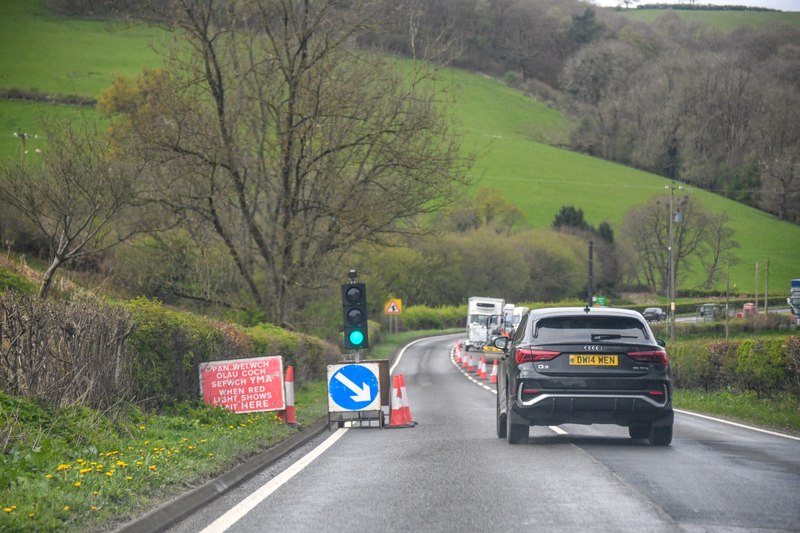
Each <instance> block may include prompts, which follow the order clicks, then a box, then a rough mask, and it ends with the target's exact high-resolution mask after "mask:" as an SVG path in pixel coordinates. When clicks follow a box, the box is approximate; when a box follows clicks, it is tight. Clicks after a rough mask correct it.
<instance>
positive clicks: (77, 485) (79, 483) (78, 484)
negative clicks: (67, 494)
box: [72, 481, 81, 487]
mask: <svg viewBox="0 0 800 533" xmlns="http://www.w3.org/2000/svg"><path fill="white" fill-rule="evenodd" d="M72 486H73V487H80V486H81V482H80V481H76V482H75V483H73V484H72Z"/></svg>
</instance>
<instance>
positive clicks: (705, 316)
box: [697, 304, 725, 322]
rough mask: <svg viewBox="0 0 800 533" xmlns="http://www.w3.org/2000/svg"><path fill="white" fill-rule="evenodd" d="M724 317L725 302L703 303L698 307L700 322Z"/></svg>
mask: <svg viewBox="0 0 800 533" xmlns="http://www.w3.org/2000/svg"><path fill="white" fill-rule="evenodd" d="M724 317H725V305H724V304H703V305H701V306H700V307H698V308H697V319H698V321H700V322H712V321H714V320H719V319H721V318H724Z"/></svg>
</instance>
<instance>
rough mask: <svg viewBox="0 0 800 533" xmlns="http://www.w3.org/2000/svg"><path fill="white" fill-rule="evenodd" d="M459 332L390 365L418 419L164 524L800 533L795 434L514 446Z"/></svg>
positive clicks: (558, 438)
mask: <svg viewBox="0 0 800 533" xmlns="http://www.w3.org/2000/svg"><path fill="white" fill-rule="evenodd" d="M455 339H456V337H455V336H449V337H438V338H432V339H425V340H423V341H419V342H417V343H415V344H414V345H412V346H410V347H409V348H408V349H407V350H406V351H405V353H404V354H403V355H402V357H401V358H400V359H399V361H398V363H397V367H396V369H395V372H400V373H402V374H404V376H405V382H406V387H407V392H408V398H409V400H410V405H411V413H412V415H413V417H414V419H415V420H416V421H417V422H418V425H417V426H416V427H413V428H403V429H378V428H371V429H367V428H341V429H338V428H336V427H335V426H332V427H331V431H330V432H324V433H323V434H322V435H321V436H319V437H318V438H316V439H314V440H313V441H311V442H310V443H309V444H307V445H306V446H304V447H303V448H301V449H299V450H297V451H295V452H293V453H291V454H290V455H288V456H286V457H285V458H283V459H282V460H281V461H279V462H278V463H276V464H275V465H273V466H272V467H270V468H267V469H266V470H264V471H263V472H261V473H259V474H258V475H256V476H254V477H253V478H251V479H250V480H249V481H247V482H246V483H244V484H242V485H241V486H239V487H237V488H236V489H233V490H231V491H230V492H228V493H226V494H225V495H223V496H222V497H220V498H219V499H217V500H215V501H214V502H213V503H211V504H210V505H208V506H207V507H205V508H204V509H202V510H201V511H200V512H197V513H195V514H194V515H192V516H191V517H189V518H188V519H187V520H185V521H183V522H181V523H179V524H178V525H176V526H175V527H173V528H172V529H171V530H170V531H173V532H176V533H177V532H193V533H194V532H197V531H208V532H212V531H213V532H219V531H236V532H240V531H245V532H250V531H252V532H261V531H313V532H320V531H337V532H340V531H347V532H361V531H364V532H366V531H370V532H373V531H692V532H694V531H697V532H699V531H711V532H714V531H720V532H722V531H725V532H729V531H757V530H763V531H792V530H794V531H798V530H800V440H799V439H797V438H791V437H788V436H781V435H779V434H772V433H769V432H761V431H757V430H754V429H751V428H746V427H740V426H736V425H731V424H727V423H723V422H721V421H715V420H710V419H706V418H701V417H697V416H694V415H691V414H688V413H680V412H679V413H676V420H675V432H674V439H673V442H672V446H670V447H666V448H664V447H650V446H648V445H647V444H646V441H643V440H632V439H630V438H628V435H627V428H621V427H617V426H607V425H596V426H578V425H564V426H559V427H557V428H547V427H535V428H531V436H530V438H529V440H528V442H527V443H526V444H524V445H520V446H510V445H509V444H508V443H507V442H506V441H505V440H502V439H498V438H497V437H496V435H495V394H494V392H493V388H494V387H493V386H490V385H488V384H485V382H476V381H475V380H472V379H469V377H468V376H467V375H465V373H464V372H463V371H462V369H461V368H459V367H458V366H457V365H455V364H454V362H453V360H452V356H451V348H452V346H453V345H454V343H455Z"/></svg>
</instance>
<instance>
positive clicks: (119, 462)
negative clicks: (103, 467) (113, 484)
mask: <svg viewBox="0 0 800 533" xmlns="http://www.w3.org/2000/svg"><path fill="white" fill-rule="evenodd" d="M117 466H119V467H120V468H125V467H126V466H128V463H126V462H124V461H117Z"/></svg>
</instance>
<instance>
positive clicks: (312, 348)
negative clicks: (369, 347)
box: [244, 323, 372, 382]
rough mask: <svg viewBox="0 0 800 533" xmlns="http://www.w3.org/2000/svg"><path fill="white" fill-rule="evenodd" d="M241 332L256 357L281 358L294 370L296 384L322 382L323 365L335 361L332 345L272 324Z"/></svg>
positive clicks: (336, 356) (324, 367)
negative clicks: (250, 343) (249, 343)
mask: <svg viewBox="0 0 800 533" xmlns="http://www.w3.org/2000/svg"><path fill="white" fill-rule="evenodd" d="M244 331H245V333H246V334H247V335H248V336H249V337H250V338H251V339H252V340H253V350H254V352H255V353H256V354H258V355H282V356H283V364H284V367H286V366H289V365H291V366H293V367H294V377H295V381H296V382H303V381H311V380H314V379H322V378H324V377H325V375H326V373H327V365H328V364H329V363H333V362H335V361H337V360H338V359H339V350H338V349H337V348H336V347H335V346H334V345H332V344H330V343H327V342H325V341H323V340H321V339H318V338H316V337H311V336H309V335H303V334H302V333H293V332H290V331H287V330H285V329H281V328H279V327H278V326H275V325H272V324H267V323H264V324H259V325H258V326H253V327H250V328H247V329H246V330H244ZM371 334H372V331H370V335H371Z"/></svg>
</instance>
